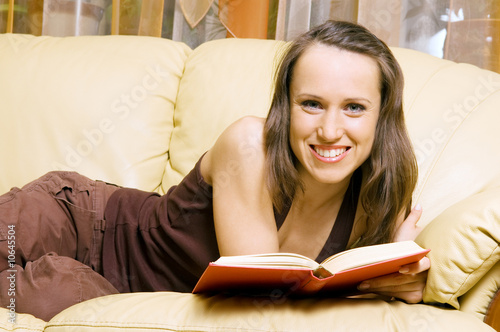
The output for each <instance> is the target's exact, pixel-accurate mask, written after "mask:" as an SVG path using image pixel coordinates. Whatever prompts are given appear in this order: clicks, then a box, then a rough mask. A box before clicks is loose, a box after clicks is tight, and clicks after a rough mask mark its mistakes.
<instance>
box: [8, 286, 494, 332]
mask: <svg viewBox="0 0 500 332" xmlns="http://www.w3.org/2000/svg"><path fill="white" fill-rule="evenodd" d="M2 310H5V309H2ZM0 314H3V312H2V311H1V310H0ZM0 324H1V325H0V330H2V328H3V329H4V330H7V331H10V330H9V327H10V326H9V325H8V324H6V323H4V322H2V320H0ZM118 329H119V330H125V331H149V330H155V331H157V330H162V331H192V332H202V331H203V332H209V331H210V332H213V331H218V332H221V331H228V332H229V331H230V332H235V331H245V332H252V331H255V332H263V331H288V332H294V331H297V332H299V331H300V332H304V331H384V332H390V331H430V330H432V331H453V332H454V331H475V332H480V331H490V332H491V331H492V329H491V328H490V327H488V326H487V325H486V324H484V323H482V322H481V321H480V320H479V319H477V318H475V317H474V316H472V315H469V314H466V313H462V312H459V311H457V310H449V309H442V308H438V307H432V306H428V305H421V304H420V305H418V304H417V305H407V304H405V303H402V302H399V301H394V302H384V301H381V300H366V299H302V300H290V299H288V300H286V301H285V300H284V299H280V298H276V299H274V300H271V299H269V298H249V297H246V298H245V297H227V296H222V295H217V296H201V295H192V294H181V293H170V292H157V293H135V294H118V295H110V296H106V297H101V298H97V299H93V300H90V301H86V302H83V303H80V304H77V305H75V306H73V307H71V308H69V309H67V310H65V311H63V312H61V313H60V314H59V315H57V316H55V317H54V318H52V319H51V320H50V321H49V322H48V323H47V327H46V328H45V331H47V332H49V331H60V332H62V331H110V332H111V331H117V330H118Z"/></svg>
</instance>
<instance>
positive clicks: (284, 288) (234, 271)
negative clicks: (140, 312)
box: [193, 249, 429, 295]
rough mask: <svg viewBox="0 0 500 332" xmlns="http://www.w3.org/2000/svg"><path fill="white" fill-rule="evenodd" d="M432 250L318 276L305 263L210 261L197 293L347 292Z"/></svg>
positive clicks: (396, 269) (199, 282)
mask: <svg viewBox="0 0 500 332" xmlns="http://www.w3.org/2000/svg"><path fill="white" fill-rule="evenodd" d="M428 252H429V250H427V249H422V250H421V251H418V252H416V253H412V254H409V255H405V256H402V257H398V258H393V259H389V260H385V261H382V262H377V263H373V264H368V265H364V266H361V267H356V268H352V269H348V270H345V271H341V272H337V273H333V274H331V275H330V276H327V277H323V278H319V277H317V276H315V275H314V271H313V270H311V269H309V268H302V267H283V266H279V267H274V266H227V265H219V264H216V263H210V265H209V266H208V268H207V269H206V270H205V272H204V273H203V275H202V277H201V278H200V280H199V281H198V283H197V285H196V287H195V288H194V290H193V293H207V292H209V293H220V292H222V293H233V294H254V295H264V294H270V293H272V292H275V291H280V292H282V294H283V293H284V294H287V295H312V294H316V293H320V294H333V293H346V292H350V291H353V290H355V289H356V286H357V285H358V284H359V283H361V282H362V281H364V280H367V279H371V278H375V277H379V276H383V275H386V274H391V273H394V272H397V271H398V270H399V269H400V267H401V266H403V265H406V264H411V263H414V262H417V261H419V260H420V259H422V258H423V257H424V256H425V255H426V254H427V253H428ZM326 273H327V274H329V273H328V272H326ZM316 274H317V273H316ZM321 274H322V275H325V274H324V273H321Z"/></svg>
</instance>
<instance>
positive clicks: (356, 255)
mask: <svg viewBox="0 0 500 332" xmlns="http://www.w3.org/2000/svg"><path fill="white" fill-rule="evenodd" d="M423 250H424V249H423V248H422V247H420V246H419V245H418V244H416V243H415V242H413V241H401V242H392V243H385V244H378V245H373V246H366V247H360V248H354V249H350V250H346V251H343V252H340V253H338V254H336V255H334V256H331V257H329V258H327V259H326V260H324V261H323V262H322V263H321V266H323V267H324V268H325V269H327V270H328V271H330V272H331V273H336V272H340V271H344V270H349V269H353V268H356V267H360V266H363V265H368V264H373V263H377V262H382V261H386V260H389V259H393V258H397V257H403V256H408V255H411V254H415V253H418V252H421V251H423Z"/></svg>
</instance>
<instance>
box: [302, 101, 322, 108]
mask: <svg viewBox="0 0 500 332" xmlns="http://www.w3.org/2000/svg"><path fill="white" fill-rule="evenodd" d="M300 105H301V106H302V107H303V108H307V109H321V104H320V103H318V102H317V101H314V100H306V101H303V102H302V103H300Z"/></svg>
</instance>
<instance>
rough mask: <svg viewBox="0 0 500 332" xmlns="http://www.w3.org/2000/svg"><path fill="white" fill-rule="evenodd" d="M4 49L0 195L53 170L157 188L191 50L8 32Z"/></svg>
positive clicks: (159, 43) (141, 40)
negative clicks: (179, 85)
mask: <svg viewBox="0 0 500 332" xmlns="http://www.w3.org/2000/svg"><path fill="white" fill-rule="evenodd" d="M0 49H1V50H2V51H1V52H0V73H2V74H1V75H0V100H1V101H2V121H0V151H2V158H7V157H8V159H2V163H0V174H2V176H1V177H0V191H1V192H5V191H7V190H8V189H9V188H10V187H12V186H21V185H23V184H25V183H27V182H29V181H31V180H33V179H34V178H37V177H39V176H41V175H43V173H45V172H47V171H50V170H55V169H65V170H75V171H78V172H80V173H82V174H84V175H86V176H88V177H91V178H98V179H102V180H105V181H108V182H113V183H117V184H120V185H126V186H132V187H138V188H141V189H145V190H154V189H156V188H157V187H159V185H160V181H161V177H162V174H163V171H164V169H165V165H166V163H167V159H168V149H169V141H170V135H171V130H172V119H173V111H174V105H175V102H176V97H177V91H178V84H179V80H180V77H181V75H182V72H183V70H184V61H185V60H186V58H187V56H188V55H189V53H190V52H191V50H190V49H189V48H188V47H187V46H186V45H184V44H182V43H177V42H173V41H170V40H166V39H161V38H150V37H134V36H100V37H96V36H88V37H68V38H55V37H34V36H28V35H18V34H13V35H10V34H7V35H0Z"/></svg>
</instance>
